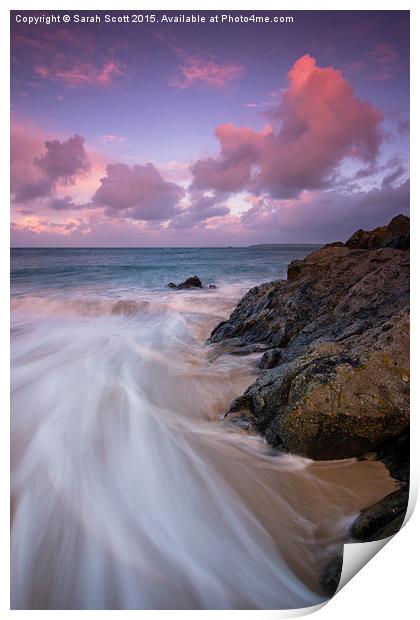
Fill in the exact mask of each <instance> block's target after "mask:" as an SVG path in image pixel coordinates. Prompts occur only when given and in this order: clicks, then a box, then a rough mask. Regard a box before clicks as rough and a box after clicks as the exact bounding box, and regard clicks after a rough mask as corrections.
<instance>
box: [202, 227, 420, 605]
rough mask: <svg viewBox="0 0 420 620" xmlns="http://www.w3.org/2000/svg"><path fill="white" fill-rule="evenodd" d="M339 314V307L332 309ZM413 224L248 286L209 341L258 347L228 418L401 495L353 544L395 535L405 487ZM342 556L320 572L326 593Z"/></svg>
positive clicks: (340, 246) (357, 526)
mask: <svg viewBox="0 0 420 620" xmlns="http://www.w3.org/2000/svg"><path fill="white" fill-rule="evenodd" d="M337 310H338V311H337ZM408 311H409V218H407V217H406V216H402V215H400V216H397V217H396V218H394V219H393V220H391V222H390V223H389V224H388V225H387V226H383V227H380V228H377V229H375V230H373V231H363V230H358V231H356V232H355V233H354V234H353V235H352V237H350V239H349V240H348V241H347V242H346V243H341V242H337V243H333V244H327V245H326V246H323V247H322V248H321V249H320V250H318V251H315V252H313V253H311V254H309V255H308V256H307V257H306V258H305V259H304V260H295V261H292V262H291V263H290V264H289V267H288V274H287V280H274V281H271V282H266V283H264V284H261V285H259V286H256V287H253V288H252V289H250V290H249V291H248V292H247V293H246V294H245V296H244V297H243V298H242V299H241V300H240V301H239V302H238V304H237V306H236V308H235V310H234V311H233V312H232V314H231V315H230V317H229V319H228V320H226V321H222V322H221V323H220V324H219V325H217V326H216V327H215V328H214V329H213V331H212V332H211V334H210V336H209V338H208V342H209V343H213V344H216V345H217V346H219V347H220V349H221V351H223V350H225V351H229V348H230V349H231V351H230V352H236V353H237V354H238V353H242V354H243V355H246V354H248V353H257V352H261V353H262V357H261V358H260V361H259V364H258V367H259V374H258V377H257V379H256V381H255V382H254V383H253V384H252V385H251V386H249V387H248V389H247V390H246V391H245V392H244V393H243V394H242V395H239V396H238V397H237V398H236V399H234V400H233V401H232V403H231V405H230V407H229V409H228V411H227V412H226V413H225V416H224V419H227V420H229V421H230V422H232V423H233V424H235V425H237V426H238V427H239V428H241V429H242V430H249V429H253V430H257V431H258V432H259V433H260V434H262V435H263V436H265V438H266V440H267V442H268V444H269V445H271V446H273V448H274V449H277V450H279V451H280V452H282V451H284V452H291V453H292V454H298V455H302V456H307V457H309V458H313V459H314V460H329V459H335V458H338V459H340V458H348V457H357V458H358V459H362V460H363V459H365V458H372V457H373V458H375V459H377V460H380V461H381V462H382V463H383V464H384V465H385V467H386V468H387V469H388V471H389V473H390V476H391V478H393V479H394V480H396V481H397V482H398V484H399V488H398V489H397V490H396V491H394V492H393V493H391V494H389V495H387V496H385V497H384V498H383V499H382V500H380V501H379V502H376V503H375V504H372V505H369V506H367V507H366V508H365V509H363V510H362V511H361V512H360V514H359V515H358V516H357V517H356V518H355V519H354V521H353V522H352V523H351V525H350V527H349V537H350V539H351V540H354V541H355V542H359V541H372V540H380V539H381V538H385V537H388V536H391V535H394V534H395V533H397V532H398V531H399V529H400V528H401V526H402V523H403V521H404V517H405V513H406V508H407V503H408V489H409V409H408V407H409V388H408V383H409V359H408V342H409V341H408V338H409V336H408V329H409V319H408ZM341 567H342V559H341V560H340V558H335V559H334V560H333V561H332V562H330V563H329V564H328V565H327V566H326V567H325V568H324V570H323V571H322V573H321V575H320V583H321V585H322V586H323V588H324V590H325V591H326V592H328V594H333V593H334V592H335V590H336V588H337V587H338V582H339V579H340V575H341Z"/></svg>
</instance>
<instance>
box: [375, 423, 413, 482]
mask: <svg viewBox="0 0 420 620" xmlns="http://www.w3.org/2000/svg"><path fill="white" fill-rule="evenodd" d="M376 455H377V457H378V459H380V460H381V461H382V462H383V463H384V465H385V467H387V469H388V471H389V473H390V474H391V476H392V477H393V478H395V479H396V480H399V481H401V482H408V481H409V479H410V428H409V426H406V427H405V428H404V429H403V430H402V431H401V433H400V434H399V435H397V436H396V437H390V438H389V439H386V440H385V441H383V442H382V443H381V444H380V445H379V446H378V448H377V450H376Z"/></svg>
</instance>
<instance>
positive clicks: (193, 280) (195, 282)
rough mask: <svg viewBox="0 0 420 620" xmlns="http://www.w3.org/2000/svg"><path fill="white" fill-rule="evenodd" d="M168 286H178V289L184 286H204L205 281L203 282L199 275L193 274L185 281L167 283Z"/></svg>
mask: <svg viewBox="0 0 420 620" xmlns="http://www.w3.org/2000/svg"><path fill="white" fill-rule="evenodd" d="M166 286H167V287H168V288H176V289H178V290H181V289H184V288H203V283H202V282H201V280H200V278H199V277H198V276H191V277H190V278H187V279H186V280H184V282H181V283H180V284H175V283H174V282H169V284H167V285H166Z"/></svg>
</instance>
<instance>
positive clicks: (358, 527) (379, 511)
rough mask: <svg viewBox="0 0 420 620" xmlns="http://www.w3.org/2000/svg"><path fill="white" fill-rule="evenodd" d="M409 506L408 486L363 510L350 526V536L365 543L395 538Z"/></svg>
mask: <svg viewBox="0 0 420 620" xmlns="http://www.w3.org/2000/svg"><path fill="white" fill-rule="evenodd" d="M407 505H408V486H407V485H404V486H403V487H402V488H401V489H398V491H394V492H393V493H390V494H389V495H387V496H386V497H384V499H382V500H380V501H379V502H376V503H375V504H373V505H372V506H369V507H368V508H365V509H364V510H362V512H361V513H360V515H359V516H358V517H357V519H356V520H355V521H353V523H352V525H351V526H350V530H349V533H350V536H351V537H352V538H354V539H355V540H361V541H363V542H368V541H373V540H381V539H382V538H387V537H388V536H393V535H394V534H396V533H397V532H398V531H399V530H400V529H401V526H402V524H403V522H404V518H405V513H406V511H407Z"/></svg>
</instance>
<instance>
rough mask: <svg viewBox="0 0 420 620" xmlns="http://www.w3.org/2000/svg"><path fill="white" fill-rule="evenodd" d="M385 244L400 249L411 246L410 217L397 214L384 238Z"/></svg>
mask: <svg viewBox="0 0 420 620" xmlns="http://www.w3.org/2000/svg"><path fill="white" fill-rule="evenodd" d="M384 246H385V247H390V248H395V249H398V250H408V249H409V248H410V218H408V217H407V216H406V215H397V216H396V217H394V219H392V220H391V221H390V223H389V224H388V226H387V231H386V235H385V239H384Z"/></svg>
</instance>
